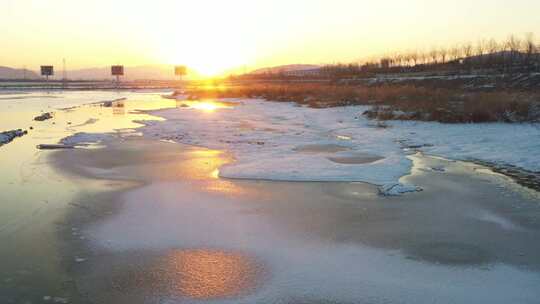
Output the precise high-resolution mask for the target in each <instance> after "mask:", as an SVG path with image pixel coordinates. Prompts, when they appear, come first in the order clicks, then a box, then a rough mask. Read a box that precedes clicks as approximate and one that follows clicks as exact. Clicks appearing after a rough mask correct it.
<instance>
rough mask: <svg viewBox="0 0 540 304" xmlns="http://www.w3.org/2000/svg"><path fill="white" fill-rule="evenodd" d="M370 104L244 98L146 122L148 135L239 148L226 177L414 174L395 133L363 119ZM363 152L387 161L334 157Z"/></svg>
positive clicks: (393, 177)
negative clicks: (326, 105)
mask: <svg viewBox="0 0 540 304" xmlns="http://www.w3.org/2000/svg"><path fill="white" fill-rule="evenodd" d="M363 110H365V108H364V107H340V108H332V109H312V108H305V107H298V106H295V105H294V104H291V103H274V102H266V101H260V100H243V102H242V103H241V104H238V105H236V106H234V107H232V108H227V109H217V110H215V111H204V110H202V111H201V110H198V109H194V108H177V109H169V110H159V111H154V112H152V114H154V115H157V116H161V117H164V118H166V119H167V120H166V121H162V122H153V121H152V122H145V124H147V127H145V128H143V133H145V134H146V135H148V136H156V135H157V136H159V137H160V138H161V139H168V140H177V141H180V142H183V143H187V144H192V145H198V146H204V147H208V148H211V149H219V150H226V151H229V152H231V153H232V154H233V155H234V157H235V158H236V162H234V163H232V164H228V165H225V166H223V167H222V168H221V169H220V176H222V177H228V178H239V179H262V180H280V181H362V182H369V183H372V184H375V185H386V184H395V182H396V181H397V180H398V179H399V178H400V177H401V176H403V175H405V174H406V173H408V172H409V170H410V167H411V161H410V160H409V159H407V158H406V157H405V154H404V153H403V151H402V150H401V148H400V146H399V145H397V144H396V143H395V142H394V138H393V135H392V134H391V133H390V132H388V131H386V130H384V129H379V128H374V127H373V126H371V124H369V123H368V121H366V120H365V119H364V118H362V117H361V113H362V111H363ZM309 145H319V146H322V147H324V146H328V147H335V146H342V147H343V149H324V148H322V149H321V150H320V152H319V153H317V151H315V152H314V151H302V150H303V149H302V147H304V146H309ZM340 150H343V151H340ZM357 155H373V156H378V157H380V158H381V159H380V160H375V161H373V162H367V163H358V164H343V163H338V162H335V161H332V160H331V159H329V158H333V157H357Z"/></svg>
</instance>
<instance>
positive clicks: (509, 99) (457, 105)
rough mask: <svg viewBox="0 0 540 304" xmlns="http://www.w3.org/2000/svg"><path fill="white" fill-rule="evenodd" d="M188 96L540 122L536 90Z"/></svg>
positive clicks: (316, 86)
mask: <svg viewBox="0 0 540 304" xmlns="http://www.w3.org/2000/svg"><path fill="white" fill-rule="evenodd" d="M187 94H188V95H189V97H190V98H191V99H200V98H203V99H204V98H260V99H265V100H270V101H284V102H296V103H298V104H302V105H308V106H310V107H314V108H325V107H337V106H347V105H371V106H372V108H371V109H370V110H368V111H366V112H365V113H364V115H366V116H367V117H369V118H372V119H380V120H391V119H397V120H423V121H439V122H444V123H458V122H496V121H499V122H533V121H535V122H540V95H539V94H537V93H530V92H529V93H523V92H464V91H463V90H459V89H448V88H445V89H433V88H424V87H417V86H412V85H398V84H393V85H388V84H387V85H381V86H349V85H333V84H326V83H324V84H323V83H289V84H244V85H230V86H210V87H208V86H198V87H193V88H191V89H189V90H188V92H187Z"/></svg>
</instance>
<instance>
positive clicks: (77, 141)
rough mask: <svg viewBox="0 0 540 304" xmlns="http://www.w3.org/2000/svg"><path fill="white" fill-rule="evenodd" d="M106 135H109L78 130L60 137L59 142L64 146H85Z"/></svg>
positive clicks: (96, 141) (107, 135) (98, 140)
mask: <svg viewBox="0 0 540 304" xmlns="http://www.w3.org/2000/svg"><path fill="white" fill-rule="evenodd" d="M108 137H110V135H109V134H106V133H84V132H80V133H75V134H73V135H71V136H68V137H66V138H64V139H62V140H61V141H60V142H61V144H62V145H66V146H85V145H89V144H94V143H99V142H101V141H103V140H104V139H106V138H108Z"/></svg>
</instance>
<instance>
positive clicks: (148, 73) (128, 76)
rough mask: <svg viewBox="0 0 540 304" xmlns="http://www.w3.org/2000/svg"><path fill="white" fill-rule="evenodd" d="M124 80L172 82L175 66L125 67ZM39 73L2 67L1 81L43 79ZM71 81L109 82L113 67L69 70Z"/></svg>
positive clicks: (58, 76)
mask: <svg viewBox="0 0 540 304" xmlns="http://www.w3.org/2000/svg"><path fill="white" fill-rule="evenodd" d="M124 74H125V75H124V76H123V77H122V79H124V80H171V79H174V77H175V76H174V66H172V65H170V66H169V65H146V66H136V67H125V69H124ZM62 77H63V76H62V70H61V69H59V68H58V67H55V69H54V76H53V77H52V78H51V79H62ZM41 78H42V77H41V76H40V74H39V71H37V72H36V71H31V70H25V69H14V68H10V67H2V66H0V79H5V80H7V79H9V80H12V79H30V80H34V79H41ZM67 78H68V79H69V80H109V79H112V78H113V76H111V67H102V68H87V69H78V70H68V71H67Z"/></svg>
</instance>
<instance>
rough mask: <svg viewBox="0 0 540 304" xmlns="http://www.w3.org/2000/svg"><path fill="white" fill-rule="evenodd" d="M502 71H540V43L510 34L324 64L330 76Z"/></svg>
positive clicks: (529, 36) (326, 72)
mask: <svg viewBox="0 0 540 304" xmlns="http://www.w3.org/2000/svg"><path fill="white" fill-rule="evenodd" d="M471 69H483V70H486V71H489V70H491V71H494V72H495V71H502V72H515V71H519V72H526V71H529V72H532V71H540V44H538V43H537V42H536V39H535V36H534V34H532V33H528V34H526V35H524V36H523V37H519V36H516V35H510V36H508V38H507V39H505V40H503V41H498V40H496V39H489V40H486V39H481V40H479V41H477V42H476V43H471V42H467V43H463V44H460V45H455V46H451V47H441V48H431V49H429V50H424V51H419V50H413V51H406V52H395V53H392V54H387V55H384V56H380V57H377V58H372V59H369V60H365V61H364V62H362V63H350V64H331V65H325V66H323V67H322V69H321V71H322V73H323V74H326V75H334V76H340V75H341V76H345V75H358V74H362V73H368V72H420V71H436V70H471Z"/></svg>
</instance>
